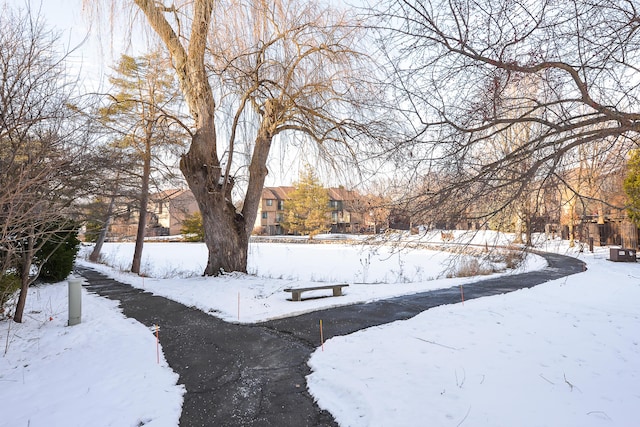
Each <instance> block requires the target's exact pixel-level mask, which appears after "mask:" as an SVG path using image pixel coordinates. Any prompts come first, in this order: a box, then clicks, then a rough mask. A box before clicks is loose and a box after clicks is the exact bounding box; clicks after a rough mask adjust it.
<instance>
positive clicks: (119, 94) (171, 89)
mask: <svg viewBox="0 0 640 427" xmlns="http://www.w3.org/2000/svg"><path fill="white" fill-rule="evenodd" d="M169 67H170V65H169V61H168V60H167V59H165V58H163V57H162V55H161V52H159V51H155V52H151V53H150V54H148V55H144V56H141V57H137V58H134V57H131V56H128V55H122V57H121V58H120V61H119V62H118V64H117V66H116V68H115V74H114V75H112V76H111V77H110V79H109V81H110V82H111V84H112V85H113V86H114V94H112V95H111V96H110V98H109V102H108V103H107V105H106V106H105V107H104V108H103V109H102V110H101V113H102V114H101V115H102V118H103V120H102V121H103V122H104V123H106V125H107V126H108V128H109V129H111V130H114V131H116V132H117V133H118V134H119V135H120V137H117V138H116V140H117V148H119V151H120V152H121V153H122V154H123V155H125V156H131V157H132V158H133V159H135V160H137V162H136V163H141V165H142V171H141V172H140V183H141V188H140V192H139V197H138V201H139V217H138V231H137V235H136V244H135V249H134V253H133V261H132V265H131V271H132V272H133V273H140V264H141V260H142V248H143V245H144V237H145V234H146V231H147V230H146V228H147V216H148V207H147V205H148V204H149V189H150V185H151V178H152V176H151V175H152V160H157V159H159V158H161V157H162V155H161V152H160V151H161V150H162V149H163V148H164V149H166V148H167V147H169V146H171V145H173V146H174V147H176V146H177V147H180V146H182V143H183V138H184V136H183V135H182V134H180V133H179V132H178V131H177V130H178V129H180V127H178V126H176V120H177V119H175V118H174V117H175V114H174V113H173V111H177V109H178V104H177V100H178V89H177V87H176V85H175V83H174V79H173V75H172V74H171V73H170V71H169ZM172 125H174V126H172ZM155 163H157V161H156V162H155ZM112 200H113V199H112ZM110 206H111V203H110Z"/></svg>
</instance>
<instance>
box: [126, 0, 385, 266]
mask: <svg viewBox="0 0 640 427" xmlns="http://www.w3.org/2000/svg"><path fill="white" fill-rule="evenodd" d="M133 3H135V5H137V7H138V8H139V9H140V11H142V12H143V14H144V16H145V17H146V21H147V22H148V24H149V25H150V26H151V27H152V28H153V30H154V31H155V33H156V34H157V36H158V37H159V38H160V39H161V40H162V42H163V43H164V46H165V47H166V49H167V51H168V53H169V55H170V56H171V59H172V64H173V68H174V70H175V72H176V75H177V78H178V81H179V83H180V87H181V90H182V93H183V95H184V98H185V101H186V104H187V106H188V108H189V112H190V115H191V117H192V119H193V125H192V126H190V129H191V144H190V147H189V149H188V151H187V152H186V153H185V154H184V155H183V156H182V158H181V162H180V168H181V170H182V173H183V175H184V176H185V178H186V180H187V183H188V184H189V187H190V189H191V191H192V192H193V194H194V196H195V198H196V200H197V201H198V205H199V208H200V211H201V213H202V219H203V226H204V230H205V243H206V245H207V247H208V250H209V257H208V262H207V267H206V269H205V274H207V275H215V274H219V273H220V272H221V271H246V262H247V252H248V241H249V235H250V233H251V231H252V230H253V226H254V222H255V218H256V214H257V207H258V204H259V201H260V195H261V191H262V187H263V185H264V180H265V177H266V175H267V173H268V170H267V167H266V165H267V160H268V157H269V152H270V149H271V145H272V142H273V139H274V138H275V137H276V136H278V135H282V134H284V133H287V132H288V133H300V134H304V135H306V136H307V137H308V138H310V139H311V140H312V141H315V142H317V143H320V144H322V147H324V148H326V149H327V150H329V149H330V148H331V147H334V148H335V147H336V146H338V145H339V146H340V147H341V148H342V149H344V150H345V152H346V153H348V154H349V155H352V154H353V153H355V152H356V151H357V148H356V147H355V145H356V142H355V141H357V140H358V137H359V136H362V135H364V134H365V130H373V126H371V127H369V128H366V127H364V126H362V125H361V124H360V122H359V121H356V120H354V118H355V117H357V116H358V115H361V112H362V110H361V109H359V108H358V107H359V106H361V103H360V102H359V100H361V99H362V98H363V97H364V95H365V93H366V91H367V87H365V86H364V85H361V86H356V85H355V83H354V81H353V79H350V78H349V75H350V74H349V73H358V70H359V69H360V65H359V63H358V60H361V59H363V58H364V57H363V56H362V55H360V54H359V53H358V52H357V51H356V50H355V49H354V45H355V42H356V41H357V40H358V35H357V34H358V31H359V25H358V23H357V22H347V20H346V18H345V16H343V15H340V14H336V13H334V12H333V11H332V10H331V9H330V8H320V7H318V6H317V5H316V4H314V3H309V4H300V3H298V2H285V1H275V2H266V1H230V2H215V1H213V0H194V1H192V2H175V3H173V4H172V5H171V6H168V5H165V4H164V3H163V2H160V1H153V0H134V2H133ZM225 103H227V104H225ZM224 105H226V106H227V107H228V108H219V106H224ZM354 106H355V107H354ZM228 111H230V112H231V113H230V119H229V120H224V119H223V117H224V113H225V112H228ZM240 123H249V124H250V127H252V129H253V133H250V132H247V133H243V134H241V135H240V132H239V131H238V129H239V127H238V126H239V124H240ZM239 136H242V139H243V152H244V153H246V155H245V156H238V155H237V148H238V146H237V145H236V144H239V143H238V142H237V138H238V137H239ZM334 142H337V143H339V144H334ZM239 171H245V172H242V175H244V176H246V184H245V186H244V187H245V188H244V191H243V192H242V193H244V199H243V200H242V201H240V203H238V205H239V206H242V208H241V210H238V209H237V208H236V206H235V205H234V203H233V197H232V192H233V190H234V185H235V184H236V182H237V180H236V175H238V174H239V173H240V172H239Z"/></svg>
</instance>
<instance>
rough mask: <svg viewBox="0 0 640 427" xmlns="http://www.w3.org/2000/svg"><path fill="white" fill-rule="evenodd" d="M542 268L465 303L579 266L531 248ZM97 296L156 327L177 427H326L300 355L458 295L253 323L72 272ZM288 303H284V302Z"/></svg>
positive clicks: (494, 282)
mask: <svg viewBox="0 0 640 427" xmlns="http://www.w3.org/2000/svg"><path fill="white" fill-rule="evenodd" d="M540 255H542V256H544V257H545V258H546V259H547V262H548V264H549V266H548V267H547V268H545V269H543V270H539V271H534V272H531V273H523V274H516V275H508V276H503V277H497V278H491V279H486V280H482V281H478V282H475V283H469V284H466V285H464V296H465V299H466V300H468V299H473V298H479V297H482V296H489V295H497V294H502V293H506V292H511V291H515V290H517V289H522V288H530V287H532V286H535V285H538V284H540V283H543V282H547V281H549V280H554V279H558V278H561V277H564V276H568V275H571V274H575V273H579V272H582V271H584V269H585V266H584V263H583V262H582V261H579V260H576V259H575V258H570V257H566V256H562V255H554V254H540ZM77 271H78V273H79V274H81V275H82V276H84V278H85V279H86V281H87V282H88V283H85V284H84V286H85V287H86V288H87V289H88V290H90V291H93V292H96V293H97V294H99V295H102V296H104V297H107V298H111V299H115V300H118V301H120V306H121V307H122V310H123V312H124V314H125V315H126V316H128V317H132V318H134V319H136V320H138V321H140V322H141V323H143V324H145V325H147V326H149V327H150V326H152V325H154V324H158V325H160V327H161V333H160V340H161V342H162V348H163V351H164V355H165V358H166V359H167V362H168V363H169V365H170V366H171V368H172V369H173V370H174V371H175V372H177V373H178V374H179V376H180V379H179V383H181V384H184V385H185V388H186V391H187V392H186V394H185V397H184V405H183V408H182V416H181V418H180V424H181V425H182V426H189V427H191V426H335V425H336V423H335V421H334V420H333V417H332V416H331V415H330V414H329V413H328V412H326V411H322V410H320V409H319V408H318V407H317V405H316V404H315V402H314V401H313V398H312V397H311V395H310V394H309V393H308V391H307V387H306V381H305V377H306V375H308V374H309V373H310V370H309V367H308V366H307V363H306V362H307V360H308V358H309V356H310V354H311V352H313V351H314V350H315V349H316V348H317V347H318V345H319V344H320V343H319V331H318V325H319V320H320V319H322V320H323V332H324V337H325V339H329V338H331V337H333V336H336V335H345V334H349V333H352V332H355V331H357V330H360V329H364V328H367V327H370V326H375V325H380V324H384V323H389V322H393V321H395V320H400V319H408V318H411V317H413V316H415V315H417V314H419V313H421V312H423V311H425V310H427V309H429V308H432V307H436V306H439V305H443V304H453V303H457V302H459V301H460V289H459V288H458V287H453V288H449V289H440V290H434V291H430V292H424V293H420V294H414V295H407V296H402V297H397V298H391V299H387V300H382V301H378V302H373V303H368V304H355V305H349V306H344V307H338V308H332V309H327V310H321V311H316V312H313V313H308V314H304V315H300V316H296V317H289V318H285V319H279V320H273V321H269V322H265V323H260V324H255V325H241V324H233V323H228V322H224V321H222V320H220V319H218V318H216V317H214V316H210V315H208V314H206V313H204V312H202V311H200V310H197V309H194V308H190V307H186V306H184V305H182V304H180V303H177V302H175V301H171V300H168V299H166V298H163V297H159V296H154V295H152V294H150V293H148V292H144V291H142V290H140V289H135V288H132V287H131V286H129V285H125V284H122V283H119V282H117V281H115V280H112V279H109V278H107V277H106V276H104V275H102V274H101V273H98V272H96V271H94V270H90V269H85V268H77ZM292 304H293V303H292Z"/></svg>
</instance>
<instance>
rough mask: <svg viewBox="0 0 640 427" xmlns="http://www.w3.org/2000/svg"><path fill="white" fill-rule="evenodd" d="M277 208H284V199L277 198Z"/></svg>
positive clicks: (280, 209)
mask: <svg viewBox="0 0 640 427" xmlns="http://www.w3.org/2000/svg"><path fill="white" fill-rule="evenodd" d="M278 210H279V211H283V210H284V200H278Z"/></svg>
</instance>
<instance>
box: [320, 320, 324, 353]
mask: <svg viewBox="0 0 640 427" xmlns="http://www.w3.org/2000/svg"><path fill="white" fill-rule="evenodd" d="M320 343H321V344H322V351H324V336H323V334H322V319H320Z"/></svg>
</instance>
